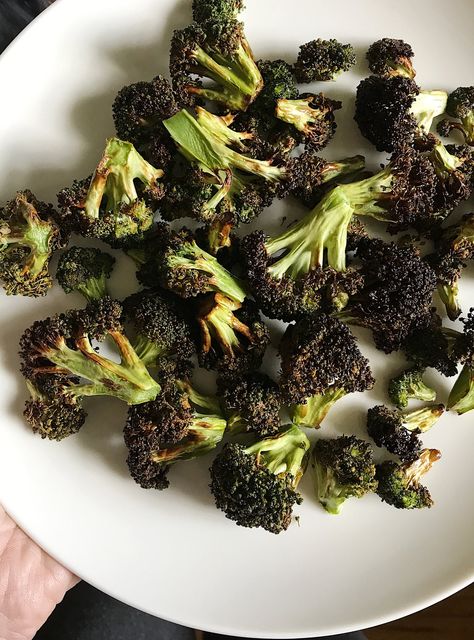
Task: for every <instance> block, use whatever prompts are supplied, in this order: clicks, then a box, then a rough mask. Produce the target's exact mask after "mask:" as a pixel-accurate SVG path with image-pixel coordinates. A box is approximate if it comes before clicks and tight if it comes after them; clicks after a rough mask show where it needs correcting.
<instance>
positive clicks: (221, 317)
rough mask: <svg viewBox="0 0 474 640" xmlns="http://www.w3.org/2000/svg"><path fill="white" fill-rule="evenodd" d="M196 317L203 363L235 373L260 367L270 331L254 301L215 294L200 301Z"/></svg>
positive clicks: (200, 360) (200, 358) (199, 348)
mask: <svg viewBox="0 0 474 640" xmlns="http://www.w3.org/2000/svg"><path fill="white" fill-rule="evenodd" d="M197 321H198V324H199V327H200V334H201V337H200V340H199V345H198V359H199V364H200V365H201V366H202V367H204V368H206V369H211V370H213V369H215V370H217V371H220V372H223V373H226V372H227V373H233V374H234V375H235V374H240V375H242V374H244V373H246V372H249V371H255V370H256V369H258V368H259V366H260V365H261V363H262V360H263V356H264V354H265V350H266V348H267V346H268V345H269V343H270V333H269V330H268V327H267V326H266V324H265V323H264V322H263V321H262V320H261V318H260V314H259V312H258V308H257V306H256V305H255V303H254V302H252V301H251V300H245V301H244V303H243V304H240V303H236V302H235V301H233V300H230V299H229V298H226V297H225V296H222V295H220V294H215V295H213V296H209V297H208V298H206V299H204V300H203V301H202V302H201V303H200V304H199V307H198V313H197Z"/></svg>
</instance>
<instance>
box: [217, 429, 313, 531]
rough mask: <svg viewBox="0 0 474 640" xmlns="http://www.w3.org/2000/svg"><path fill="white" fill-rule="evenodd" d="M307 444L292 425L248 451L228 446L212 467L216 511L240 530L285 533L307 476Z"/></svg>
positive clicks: (233, 445) (304, 437) (235, 446)
mask: <svg viewBox="0 0 474 640" xmlns="http://www.w3.org/2000/svg"><path fill="white" fill-rule="evenodd" d="M309 446H310V445H309V441H308V438H307V437H306V436H305V434H304V433H303V432H302V431H300V430H299V429H298V427H295V426H294V425H290V426H285V427H282V428H281V429H280V432H279V433H278V434H277V435H275V436H273V437H270V438H266V439H263V440H260V441H258V442H256V443H255V444H253V445H250V446H249V447H246V448H245V447H243V446H242V445H241V444H235V443H228V444H226V445H225V447H224V449H223V450H222V452H221V453H219V454H218V455H217V457H216V459H215V460H214V462H213V463H212V466H211V469H210V471H211V485H210V486H211V492H212V494H213V496H214V498H215V500H216V506H217V508H218V509H221V510H222V511H224V513H225V515H226V517H227V518H229V519H230V520H234V521H235V522H236V523H237V524H238V525H240V526H242V527H262V528H263V529H266V530H267V531H270V532H271V533H280V532H281V531H285V530H286V529H287V528H288V527H289V525H290V522H291V516H292V510H293V506H294V505H295V504H301V502H302V500H303V499H302V497H301V495H300V494H299V493H298V492H297V490H296V489H297V486H298V483H299V481H300V479H301V477H302V475H303V473H304V470H305V466H306V457H307V452H308V449H309Z"/></svg>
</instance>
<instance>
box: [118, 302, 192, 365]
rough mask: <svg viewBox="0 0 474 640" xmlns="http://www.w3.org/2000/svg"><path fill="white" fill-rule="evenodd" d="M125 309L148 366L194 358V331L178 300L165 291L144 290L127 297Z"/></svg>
mask: <svg viewBox="0 0 474 640" xmlns="http://www.w3.org/2000/svg"><path fill="white" fill-rule="evenodd" d="M123 306H124V312H125V317H126V318H127V320H128V321H130V322H131V324H132V325H133V328H134V329H135V332H136V336H135V339H134V340H133V347H134V349H135V352H136V353H137V355H138V357H139V358H140V360H141V361H142V362H143V363H144V364H145V365H146V366H148V367H151V366H155V365H156V364H157V362H158V360H159V359H160V358H168V357H170V356H176V357H177V358H178V359H179V360H185V359H186V358H189V357H190V356H192V354H193V353H194V344H193V341H192V336H191V330H190V327H189V324H188V322H187V321H186V320H185V319H184V317H183V313H182V312H181V309H179V307H178V304H177V301H175V300H173V299H172V298H171V297H170V296H166V297H165V294H164V292H163V293H157V292H156V291H140V292H139V293H135V294H132V295H131V296H129V297H128V298H126V300H124V303H123Z"/></svg>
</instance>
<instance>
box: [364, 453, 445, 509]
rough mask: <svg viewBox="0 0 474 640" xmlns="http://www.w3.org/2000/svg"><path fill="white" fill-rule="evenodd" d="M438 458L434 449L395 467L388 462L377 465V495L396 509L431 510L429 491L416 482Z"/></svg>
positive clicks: (431, 501) (439, 454) (391, 462)
mask: <svg viewBox="0 0 474 640" xmlns="http://www.w3.org/2000/svg"><path fill="white" fill-rule="evenodd" d="M440 458H441V453H440V452H439V451H438V450H436V449H424V450H423V451H422V452H421V453H420V455H419V456H418V457H417V458H416V460H414V461H412V462H407V463H405V464H398V463H397V462H394V461H392V460H389V461H386V462H382V464H380V465H377V473H376V478H377V481H378V488H377V493H378V495H379V496H380V498H382V500H383V501H384V502H386V503H387V504H390V505H392V506H393V507H396V508H397V509H423V508H425V507H428V508H429V507H432V506H433V499H432V497H431V494H430V492H429V490H428V489H427V488H426V487H425V486H424V485H422V484H420V480H421V478H422V476H423V475H424V474H425V473H427V472H428V471H429V470H430V469H431V467H432V466H433V464H434V463H435V462H436V461H437V460H439V459H440Z"/></svg>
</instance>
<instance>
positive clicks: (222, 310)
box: [198, 294, 253, 357]
mask: <svg viewBox="0 0 474 640" xmlns="http://www.w3.org/2000/svg"><path fill="white" fill-rule="evenodd" d="M214 302H215V304H214V305H213V306H212V308H211V309H210V311H208V312H206V313H204V314H202V315H200V316H199V317H198V322H199V325H200V327H201V332H202V336H203V349H204V352H205V353H207V352H208V351H210V349H211V347H212V343H213V340H217V343H218V344H219V345H220V347H221V348H222V350H223V352H224V353H225V354H226V355H228V356H230V357H232V356H233V355H234V354H235V352H236V351H241V349H242V347H241V344H240V340H239V337H238V334H241V335H243V336H244V337H245V338H247V340H248V341H249V342H253V336H252V333H251V331H250V329H249V328H248V327H247V325H246V324H244V323H243V322H240V320H238V319H237V318H236V316H235V315H234V313H233V312H234V311H236V310H237V309H239V308H240V304H236V303H235V302H233V301H232V300H229V299H228V298H225V297H224V296H221V295H219V294H216V295H215V296H214Z"/></svg>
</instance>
